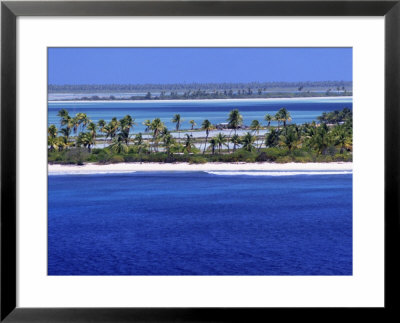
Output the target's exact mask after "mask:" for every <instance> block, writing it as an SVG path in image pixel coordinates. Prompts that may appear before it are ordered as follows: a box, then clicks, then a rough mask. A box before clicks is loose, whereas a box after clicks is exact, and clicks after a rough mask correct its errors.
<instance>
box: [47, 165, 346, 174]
mask: <svg viewBox="0 0 400 323" xmlns="http://www.w3.org/2000/svg"><path fill="white" fill-rule="evenodd" d="M352 169H353V163H344V162H343V163H341V162H333V163H286V164H277V163H269V162H265V163H207V164H188V163H173V164H166V163H119V164H109V165H97V164H93V163H89V164H85V165H83V166H76V165H48V172H49V174H54V175H57V174H99V173H100V174H101V173H125V172H145V171H152V172H154V171H351V170H352Z"/></svg>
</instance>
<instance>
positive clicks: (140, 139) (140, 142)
mask: <svg viewBox="0 0 400 323" xmlns="http://www.w3.org/2000/svg"><path fill="white" fill-rule="evenodd" d="M134 142H135V146H137V147H138V153H139V154H140V153H141V152H142V150H146V148H147V147H148V143H147V142H144V140H143V136H142V133H141V132H139V133H138V134H137V135H136V136H135V139H134Z"/></svg>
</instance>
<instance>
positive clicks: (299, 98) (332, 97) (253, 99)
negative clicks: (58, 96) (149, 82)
mask: <svg viewBox="0 0 400 323" xmlns="http://www.w3.org/2000/svg"><path fill="white" fill-rule="evenodd" d="M352 98H353V96H310V97H287V98H242V99H187V100H168V99H167V100H48V101H47V102H48V103H80V102H99V103H105V102H116V103H121V102H126V103H161V102H170V103H178V102H192V103H196V102H205V101H206V102H240V101H254V102H262V101H287V100H331V99H352Z"/></svg>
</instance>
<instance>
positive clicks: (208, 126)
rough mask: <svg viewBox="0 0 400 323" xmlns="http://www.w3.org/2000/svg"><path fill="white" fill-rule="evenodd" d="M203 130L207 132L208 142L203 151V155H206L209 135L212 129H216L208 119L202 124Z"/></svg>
mask: <svg viewBox="0 0 400 323" xmlns="http://www.w3.org/2000/svg"><path fill="white" fill-rule="evenodd" d="M201 129H202V130H205V131H206V142H205V143H204V149H203V155H204V152H205V151H206V147H207V139H208V135H209V134H210V131H211V130H212V129H214V126H213V125H212V123H211V122H210V121H209V120H207V119H206V120H204V121H203V123H202V124H201Z"/></svg>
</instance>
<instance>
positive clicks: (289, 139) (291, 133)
mask: <svg viewBox="0 0 400 323" xmlns="http://www.w3.org/2000/svg"><path fill="white" fill-rule="evenodd" d="M280 140H281V144H282V145H284V146H286V147H287V148H288V149H289V151H291V150H292V148H293V146H295V145H296V142H297V140H298V135H297V132H296V131H295V129H294V128H292V127H290V128H285V131H284V134H283V135H282V136H281V137H280Z"/></svg>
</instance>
